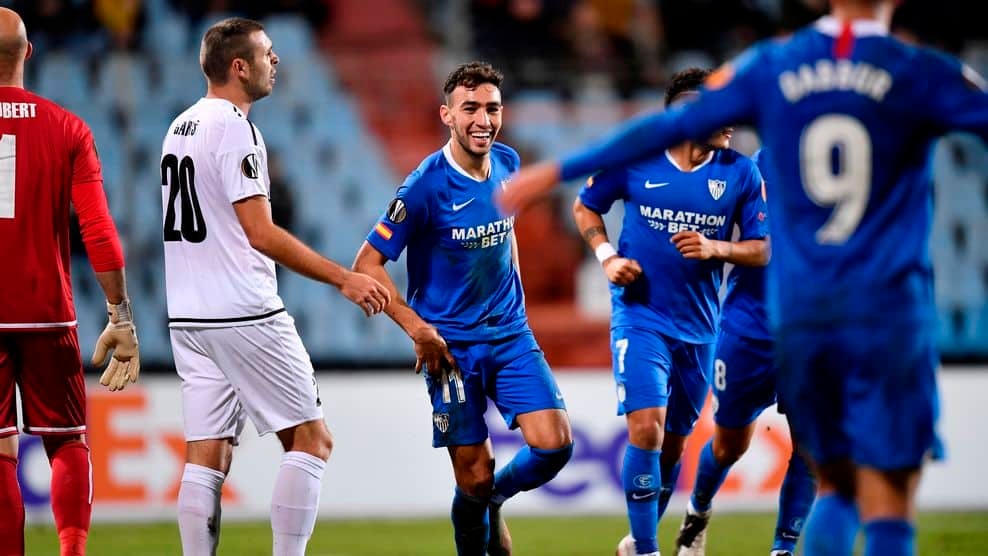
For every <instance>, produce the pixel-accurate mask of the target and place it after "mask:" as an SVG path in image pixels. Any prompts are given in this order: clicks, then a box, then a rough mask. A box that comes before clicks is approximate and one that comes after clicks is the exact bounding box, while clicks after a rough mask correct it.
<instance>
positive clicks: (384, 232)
mask: <svg viewBox="0 0 988 556" xmlns="http://www.w3.org/2000/svg"><path fill="white" fill-rule="evenodd" d="M374 231H375V232H377V235H379V236H381V237H383V238H384V239H391V236H392V235H393V233H394V232H392V231H391V228H389V227H387V226H385V225H384V222H378V223H377V226H374Z"/></svg>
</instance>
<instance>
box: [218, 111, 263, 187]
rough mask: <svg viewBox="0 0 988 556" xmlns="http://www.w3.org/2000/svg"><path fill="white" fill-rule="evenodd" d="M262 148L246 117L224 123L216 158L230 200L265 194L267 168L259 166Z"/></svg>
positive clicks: (255, 131)
mask: <svg viewBox="0 0 988 556" xmlns="http://www.w3.org/2000/svg"><path fill="white" fill-rule="evenodd" d="M261 149H262V147H261V143H260V141H259V140H258V134H257V130H256V129H255V128H254V124H252V123H251V122H250V121H248V120H247V119H241V120H227V121H226V122H225V124H224V127H223V135H222V137H220V142H219V148H218V149H217V150H216V160H217V163H218V165H219V174H220V176H221V179H222V181H223V188H224V190H225V192H226V196H227V199H228V200H229V201H230V202H231V203H235V202H237V201H240V200H242V199H246V198H248V197H253V196H255V195H264V196H265V197H267V196H268V187H267V183H266V180H265V174H266V173H267V169H266V168H262V167H261V160H263V159H262V157H261Z"/></svg>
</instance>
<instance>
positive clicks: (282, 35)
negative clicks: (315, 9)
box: [263, 14, 315, 59]
mask: <svg viewBox="0 0 988 556" xmlns="http://www.w3.org/2000/svg"><path fill="white" fill-rule="evenodd" d="M263 23H264V30H265V32H267V34H268V36H269V37H271V44H272V46H273V48H274V51H275V53H277V54H278V56H279V57H285V58H288V59H292V58H296V59H297V58H302V57H303V56H306V55H308V53H309V52H310V51H312V49H313V47H314V46H315V42H314V41H313V39H312V30H311V29H310V28H309V24H308V23H306V21H305V19H304V18H303V17H302V16H300V15H295V14H277V15H271V16H268V17H267V18H265V19H264V21H263Z"/></svg>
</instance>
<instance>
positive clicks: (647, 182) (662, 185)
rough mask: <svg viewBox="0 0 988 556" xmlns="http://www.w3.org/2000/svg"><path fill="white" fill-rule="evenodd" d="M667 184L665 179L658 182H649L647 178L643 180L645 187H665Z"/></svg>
mask: <svg viewBox="0 0 988 556" xmlns="http://www.w3.org/2000/svg"><path fill="white" fill-rule="evenodd" d="M667 185H669V182H667V181H662V182H659V183H652V182H650V181H648V180H645V189H655V188H656V187H665V186H667Z"/></svg>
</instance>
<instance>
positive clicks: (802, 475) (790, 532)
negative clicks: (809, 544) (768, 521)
mask: <svg viewBox="0 0 988 556" xmlns="http://www.w3.org/2000/svg"><path fill="white" fill-rule="evenodd" d="M815 495H816V481H815V480H814V479H813V474H812V473H810V468H809V466H808V465H807V464H806V460H805V459H803V457H802V456H800V455H799V454H797V453H796V452H793V454H792V456H791V457H790V458H789V468H788V469H786V478H785V479H783V481H782V489H781V490H780V491H779V517H778V520H777V521H776V524H775V542H774V544H773V545H772V550H788V551H789V552H792V553H793V554H795V553H796V542H797V541H798V540H799V533H800V531H801V530H802V529H803V524H804V523H806V516H807V515H809V513H810V506H812V505H813V497H814V496H815Z"/></svg>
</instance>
